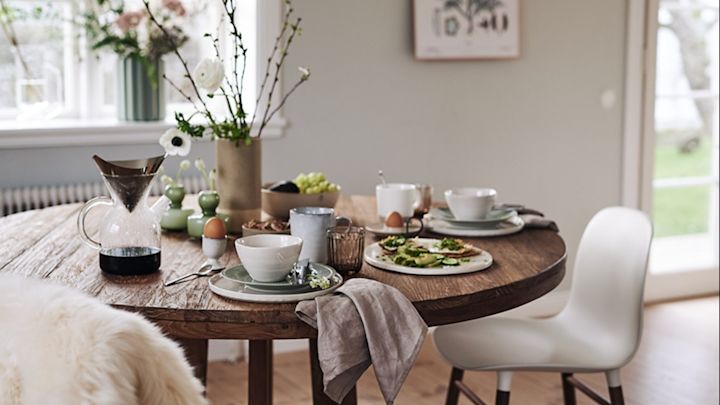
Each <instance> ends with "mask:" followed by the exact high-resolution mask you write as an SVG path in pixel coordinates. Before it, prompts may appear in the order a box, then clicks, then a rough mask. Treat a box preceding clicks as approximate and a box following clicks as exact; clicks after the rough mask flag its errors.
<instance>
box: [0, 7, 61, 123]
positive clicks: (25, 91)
mask: <svg viewBox="0 0 720 405" xmlns="http://www.w3.org/2000/svg"><path fill="white" fill-rule="evenodd" d="M69 15H70V4H69V3H67V2H64V1H57V2H53V3H50V4H46V3H44V2H41V1H24V0H13V1H2V2H1V3H0V25H1V26H2V36H1V37H0V38H1V39H0V44H2V46H0V119H2V118H15V117H19V118H21V119H24V118H27V119H37V118H38V117H41V116H57V115H60V114H62V113H63V112H64V111H65V110H66V108H67V102H68V100H69V99H70V98H71V95H70V94H68V90H67V85H68V84H71V83H72V80H71V78H70V77H69V76H70V74H69V72H70V71H72V69H69V68H68V67H69V65H68V64H69V62H70V60H71V58H70V56H71V54H72V46H71V44H72V41H71V35H72V34H71V32H70V30H68V27H67V25H66V24H65V23H63V20H65V19H67V18H68V16H69ZM10 41H13V42H16V43H18V44H19V46H18V47H17V48H15V47H12V46H11V42H10Z"/></svg>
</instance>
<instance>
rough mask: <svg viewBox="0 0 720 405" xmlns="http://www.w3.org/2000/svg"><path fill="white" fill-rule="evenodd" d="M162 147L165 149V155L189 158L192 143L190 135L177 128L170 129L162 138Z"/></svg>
mask: <svg viewBox="0 0 720 405" xmlns="http://www.w3.org/2000/svg"><path fill="white" fill-rule="evenodd" d="M160 145H162V147H163V148H165V153H167V154H168V155H169V156H176V155H179V156H187V155H188V153H190V146H192V141H191V140H190V135H188V134H186V133H184V132H182V131H180V130H179V129H177V128H170V129H168V130H167V131H165V133H164V134H162V136H160Z"/></svg>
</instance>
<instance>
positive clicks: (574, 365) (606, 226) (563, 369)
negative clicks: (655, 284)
mask: <svg viewBox="0 0 720 405" xmlns="http://www.w3.org/2000/svg"><path fill="white" fill-rule="evenodd" d="M652 232H653V231H652V223H651V222H650V220H649V219H648V217H647V216H646V215H645V214H644V213H642V212H640V211H637V210H633V209H629V208H623V207H611V208H606V209H603V210H602V211H600V212H598V213H597V214H596V215H595V216H594V217H593V218H592V220H591V221H590V223H589V224H588V225H587V227H586V228H585V232H584V234H583V236H582V239H581V241H580V246H579V248H578V252H577V257H576V260H575V271H574V273H573V282H572V287H571V290H570V299H569V301H568V303H567V306H566V307H565V308H564V309H563V310H562V311H561V312H560V313H559V314H558V315H556V316H554V317H551V318H547V319H512V318H507V317H502V316H493V317H488V318H484V319H477V320H473V321H468V322H462V323H457V324H453V325H447V326H441V327H438V328H437V329H436V330H435V332H434V335H433V338H434V341H435V345H436V347H437V349H438V351H439V352H440V353H441V354H442V356H443V357H444V358H445V359H446V360H447V361H448V362H450V363H451V364H452V365H453V369H452V373H451V377H450V384H449V387H448V393H447V401H446V404H447V405H453V404H457V401H458V397H459V394H460V392H462V393H463V394H465V395H466V396H467V397H468V398H469V399H470V400H471V401H472V402H474V403H475V404H483V402H482V400H481V399H480V398H479V397H478V396H477V395H476V394H475V393H473V392H472V391H471V390H470V389H469V388H468V387H467V385H465V384H464V383H463V382H462V377H463V373H464V371H465V370H472V371H480V370H482V371H496V372H497V391H496V398H495V403H496V404H508V403H509V401H510V385H511V379H512V373H513V372H514V371H540V372H559V373H562V376H561V378H562V387H563V397H564V399H565V404H566V405H570V404H575V403H576V399H575V389H576V388H577V389H578V390H580V391H581V392H583V393H584V394H586V395H587V396H589V397H590V398H591V399H593V400H594V401H595V402H597V403H599V404H612V405H618V404H623V403H624V399H623V393H622V388H621V384H620V368H621V367H623V366H624V365H625V364H627V363H628V362H629V361H630V360H631V359H632V357H633V355H634V354H635V351H636V350H637V348H638V345H639V343H640V335H641V333H642V311H643V291H644V284H645V274H646V269H647V261H648V254H649V251H650V242H651V240H652ZM600 372H602V373H605V375H606V377H607V384H608V388H609V393H610V401H609V402H608V401H607V400H606V399H604V398H603V397H602V396H601V395H600V394H598V393H596V392H595V391H593V390H592V389H590V388H589V387H588V386H587V385H585V384H583V383H582V382H581V381H580V380H578V379H577V378H576V377H575V376H573V373H600Z"/></svg>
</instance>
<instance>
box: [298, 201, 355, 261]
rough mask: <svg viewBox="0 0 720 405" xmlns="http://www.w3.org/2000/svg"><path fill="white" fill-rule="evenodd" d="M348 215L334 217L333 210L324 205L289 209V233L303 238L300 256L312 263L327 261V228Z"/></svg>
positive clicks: (350, 223) (345, 218)
mask: <svg viewBox="0 0 720 405" xmlns="http://www.w3.org/2000/svg"><path fill="white" fill-rule="evenodd" d="M341 220H345V221H347V222H348V226H351V225H352V221H351V220H350V218H348V217H336V216H335V210H334V209H332V208H325V207H299V208H293V209H291V210H290V234H291V235H293V236H297V237H299V238H301V239H302V240H303V245H302V250H300V258H299V259H298V260H303V259H309V260H310V261H311V262H314V263H327V230H328V228H331V227H333V226H335V225H336V224H337V221H341Z"/></svg>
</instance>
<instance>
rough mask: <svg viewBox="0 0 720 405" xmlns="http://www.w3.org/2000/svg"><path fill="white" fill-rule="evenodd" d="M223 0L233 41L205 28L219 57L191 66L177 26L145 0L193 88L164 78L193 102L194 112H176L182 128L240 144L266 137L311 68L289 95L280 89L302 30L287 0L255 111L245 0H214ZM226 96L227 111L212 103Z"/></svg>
mask: <svg viewBox="0 0 720 405" xmlns="http://www.w3.org/2000/svg"><path fill="white" fill-rule="evenodd" d="M211 1H220V2H221V3H222V6H223V11H224V16H223V19H222V20H223V22H222V23H224V24H227V29H218V30H217V32H218V33H220V32H226V33H227V35H228V38H227V40H224V41H221V38H220V37H219V35H220V34H218V35H213V34H210V33H205V34H204V35H203V36H204V37H205V38H207V40H208V41H209V45H210V46H212V48H213V50H214V53H215V56H214V57H213V58H205V59H203V60H201V61H200V63H198V65H197V66H196V67H195V69H193V71H192V72H191V71H190V68H189V66H188V64H187V61H186V59H185V58H184V57H183V55H182V53H181V52H180V51H179V49H178V48H179V45H180V44H179V43H177V42H176V40H175V38H174V36H173V32H172V29H171V27H167V26H166V25H165V23H164V21H163V20H162V19H161V18H158V17H157V16H156V15H155V13H154V12H153V10H151V7H150V4H149V3H148V1H147V0H145V8H146V10H147V13H148V15H149V17H150V21H152V23H153V24H154V26H155V27H156V28H157V29H158V30H159V31H160V32H161V33H163V34H164V35H165V37H166V39H167V41H168V42H169V43H170V44H171V45H174V46H171V48H172V51H173V53H174V54H175V56H176V57H177V58H178V60H179V61H180V63H181V64H182V66H183V68H184V70H185V78H187V80H188V82H189V85H190V88H191V91H186V90H184V89H183V88H181V86H179V85H177V84H176V83H174V82H173V81H172V80H170V79H169V78H168V77H167V76H165V75H164V76H163V78H164V79H165V80H166V81H167V82H168V83H169V84H170V85H171V86H172V87H173V88H174V89H175V90H176V91H177V92H179V93H180V94H181V95H182V96H183V98H185V100H187V102H188V103H190V104H192V106H193V109H194V111H193V112H192V113H191V114H189V115H185V114H182V113H176V114H175V121H176V123H177V129H178V130H180V131H182V132H184V133H186V134H188V135H190V136H192V137H196V138H200V137H204V136H208V137H210V138H212V139H225V140H229V141H231V142H234V144H235V145H236V146H240V145H243V144H244V145H250V144H251V143H252V141H253V139H257V138H260V136H261V135H262V133H263V130H264V129H265V128H266V127H267V125H268V123H269V122H270V120H271V119H272V118H273V116H274V115H275V114H276V113H277V112H278V111H279V110H280V108H281V107H282V106H283V105H284V104H285V102H286V101H287V99H288V98H289V97H290V95H291V94H292V93H293V92H295V90H296V89H297V88H298V87H299V86H300V85H301V84H302V83H304V82H305V81H307V80H308V79H309V78H310V70H309V69H307V68H305V67H299V68H298V70H299V72H300V77H299V78H298V80H297V81H296V82H295V84H294V85H293V86H291V87H290V89H289V90H288V91H287V92H285V93H284V94H278V92H279V88H278V84H279V81H280V72H281V71H282V67H283V65H284V64H285V61H286V58H287V56H288V50H289V49H290V47H291V45H292V43H293V40H294V39H295V38H296V37H297V36H298V35H299V34H300V32H301V30H300V22H301V19H300V18H294V17H293V11H294V10H293V8H292V4H291V2H290V1H289V0H285V13H284V16H283V22H282V26H281V29H280V32H279V34H278V36H277V37H276V39H275V44H274V46H273V49H272V51H271V52H270V55H269V56H268V58H267V66H266V69H265V72H264V75H263V77H262V81H261V83H260V88H259V91H258V95H257V98H256V100H255V105H256V107H255V110H254V111H253V112H252V114H251V113H250V112H249V111H248V110H247V108H246V104H243V101H245V100H244V99H243V82H244V79H245V71H246V68H247V52H248V48H247V46H246V45H245V43H244V41H243V36H242V33H241V30H240V28H239V27H238V25H237V18H236V13H237V12H238V9H237V2H238V1H240V0H211ZM221 42H222V43H224V44H227V46H230V47H231V51H232V56H231V57H230V58H227V60H226V58H223V54H224V53H223V52H221V50H220V44H221ZM226 67H231V68H232V71H231V74H229V75H226V74H225V69H226ZM213 99H220V100H221V101H222V105H223V106H224V108H222V110H224V111H218V108H216V107H214V108H210V106H209V105H208V103H209V101H210V100H213Z"/></svg>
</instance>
